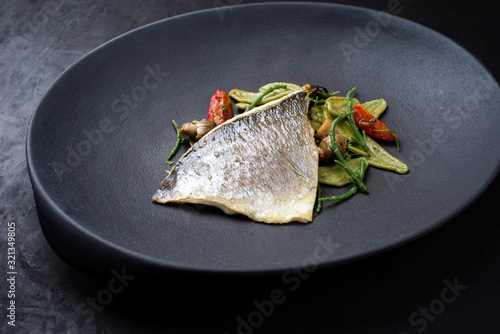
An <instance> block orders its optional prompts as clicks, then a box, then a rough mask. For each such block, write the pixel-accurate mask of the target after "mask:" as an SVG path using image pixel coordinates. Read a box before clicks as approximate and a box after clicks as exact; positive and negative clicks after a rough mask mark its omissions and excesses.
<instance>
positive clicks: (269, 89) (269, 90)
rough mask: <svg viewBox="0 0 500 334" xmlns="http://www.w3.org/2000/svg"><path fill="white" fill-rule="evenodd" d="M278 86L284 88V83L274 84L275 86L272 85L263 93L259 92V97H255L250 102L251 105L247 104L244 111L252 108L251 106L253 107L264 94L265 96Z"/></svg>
mask: <svg viewBox="0 0 500 334" xmlns="http://www.w3.org/2000/svg"><path fill="white" fill-rule="evenodd" d="M280 88H283V89H286V85H276V86H273V87H269V88H268V89H267V90H266V91H265V92H264V93H262V94H260V95H259V97H257V98H256V99H255V100H254V101H253V102H252V104H251V105H249V106H248V108H247V109H246V110H245V112H246V111H249V110H251V109H253V107H255V106H256V105H257V104H258V103H259V102H260V101H261V100H262V98H263V97H264V96H266V95H267V94H269V93H271V92H272V91H274V90H276V89H280Z"/></svg>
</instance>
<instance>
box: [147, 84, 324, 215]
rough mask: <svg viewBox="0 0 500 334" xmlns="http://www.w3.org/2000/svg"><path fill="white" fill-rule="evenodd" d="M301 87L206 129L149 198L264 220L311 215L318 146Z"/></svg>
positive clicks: (314, 195)
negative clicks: (203, 206) (190, 204)
mask: <svg viewBox="0 0 500 334" xmlns="http://www.w3.org/2000/svg"><path fill="white" fill-rule="evenodd" d="M307 108H308V101H307V96H306V94H305V93H304V92H294V93H291V94H290V95H287V96H285V97H283V98H281V99H279V100H277V101H274V102H270V103H268V104H265V105H263V106H260V107H257V108H254V109H252V110H250V111H248V112H245V113H243V114H240V115H238V116H235V117H234V118H232V119H230V120H228V121H226V122H224V123H222V124H221V125H219V126H217V127H216V128H214V129H212V130H211V131H210V132H209V133H207V134H206V135H205V136H204V137H202V138H201V139H200V140H199V141H198V142H196V143H195V144H194V145H193V146H192V147H191V148H190V149H189V150H188V151H187V152H186V153H185V154H184V155H183V156H182V157H181V158H180V159H179V160H178V162H177V164H176V165H175V166H174V168H173V169H172V171H171V172H170V174H169V175H168V176H167V177H166V178H165V179H164V180H163V182H162V183H161V185H160V187H159V189H158V190H157V192H156V193H155V194H154V196H153V201H154V202H158V203H169V202H174V203H198V204H205V205H211V206H215V207H218V208H220V209H222V210H223V211H224V212H225V213H227V214H235V213H239V214H243V215H246V216H248V217H250V218H251V219H253V220H254V221H258V222H264V223H288V222H291V221H298V222H303V223H306V222H309V221H311V220H312V214H313V207H314V203H315V200H316V189H317V184H318V149H317V147H316V144H315V142H314V138H313V135H312V134H311V132H310V128H309V121H308V119H307Z"/></svg>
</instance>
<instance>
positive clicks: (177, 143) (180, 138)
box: [165, 120, 184, 165]
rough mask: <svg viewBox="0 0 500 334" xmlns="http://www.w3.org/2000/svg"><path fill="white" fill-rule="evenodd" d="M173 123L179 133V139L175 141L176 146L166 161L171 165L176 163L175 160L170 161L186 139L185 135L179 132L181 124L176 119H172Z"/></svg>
mask: <svg viewBox="0 0 500 334" xmlns="http://www.w3.org/2000/svg"><path fill="white" fill-rule="evenodd" d="M172 125H173V126H174V129H175V132H176V133H177V141H176V142H175V146H174V148H173V150H172V152H170V154H169V155H168V158H167V161H165V163H166V164H169V165H171V164H173V163H174V162H173V161H170V159H172V157H173V156H174V155H175V153H176V152H177V150H178V149H179V146H180V145H181V143H182V142H183V141H184V137H183V136H182V135H181V133H180V132H179V126H178V125H177V123H176V122H175V120H172Z"/></svg>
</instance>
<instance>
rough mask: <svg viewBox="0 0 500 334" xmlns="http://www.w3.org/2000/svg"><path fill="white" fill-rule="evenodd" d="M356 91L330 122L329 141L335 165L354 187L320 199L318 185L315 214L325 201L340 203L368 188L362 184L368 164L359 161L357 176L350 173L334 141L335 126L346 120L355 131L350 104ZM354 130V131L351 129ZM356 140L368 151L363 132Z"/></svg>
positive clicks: (358, 134)
mask: <svg viewBox="0 0 500 334" xmlns="http://www.w3.org/2000/svg"><path fill="white" fill-rule="evenodd" d="M355 91H356V87H355V88H353V89H352V90H351V91H350V92H349V93H348V94H347V111H346V112H345V113H344V114H342V115H340V116H338V117H337V118H335V120H334V121H333V122H332V126H331V127H330V139H331V142H332V145H330V149H331V150H332V151H333V153H335V156H336V157H337V159H338V160H335V163H336V164H338V165H340V166H342V168H344V170H345V171H346V172H347V174H348V175H349V177H350V181H351V182H352V183H354V187H352V188H351V189H350V190H349V191H348V192H346V193H345V194H343V195H341V196H332V197H321V188H320V186H319V184H318V206H317V209H316V211H317V212H320V211H321V207H322V204H321V203H322V202H325V201H341V200H344V199H347V198H349V197H351V196H353V195H354V194H356V192H357V191H358V189H360V190H361V191H363V192H368V188H366V186H365V184H364V183H363V178H364V176H365V170H366V167H367V166H368V164H367V163H366V161H365V160H361V162H360V168H359V174H358V175H356V173H354V172H353V171H352V169H351V168H350V167H349V165H348V164H347V162H346V160H345V159H344V157H343V156H342V154H341V153H340V149H339V146H338V143H337V141H336V140H335V127H336V126H337V124H338V123H339V122H340V121H341V120H343V119H345V118H347V122H350V121H351V120H352V124H353V125H354V128H355V129H357V127H356V125H355V124H354V118H353V116H352V115H353V114H354V113H355V111H354V110H352V102H351V95H352V94H353V93H354V92H355ZM353 130H354V129H353ZM356 136H357V137H358V138H357V139H358V140H356V139H355V138H352V139H353V140H354V141H355V142H357V143H358V144H360V145H363V143H364V146H363V148H364V149H365V147H366V149H365V151H368V146H367V145H366V134H365V133H364V131H363V135H361V134H360V133H359V131H358V132H357V135H356Z"/></svg>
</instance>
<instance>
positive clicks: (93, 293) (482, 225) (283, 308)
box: [0, 0, 500, 334]
mask: <svg viewBox="0 0 500 334" xmlns="http://www.w3.org/2000/svg"><path fill="white" fill-rule="evenodd" d="M252 2H257V1H242V0H216V1H213V0H207V1H152V0H151V1H138V0H134V1H117V0H116V1H112V0H107V1H90V0H81V1H76V0H52V1H45V2H44V1H34V0H33V1H27V0H17V1H15V0H7V1H3V2H2V4H1V5H0V45H1V47H0V68H1V71H2V73H1V76H0V94H1V95H0V97H1V101H2V103H1V105H0V137H1V141H0V148H1V151H2V155H1V159H0V177H1V178H0V185H1V188H0V199H1V204H0V215H1V226H2V231H1V232H0V233H1V235H2V236H1V240H2V242H1V245H2V247H1V248H0V255H1V256H0V258H1V264H0V268H1V269H0V282H1V283H0V287H1V288H0V291H1V292H0V301H1V306H2V307H1V310H2V311H0V319H1V320H0V332H1V333H6V332H19V333H139V332H140V333H150V332H151V333H156V332H158V333H224V332H228V333H237V332H238V326H239V322H241V320H239V319H246V321H247V322H248V321H250V322H251V323H253V324H254V325H255V326H254V328H251V329H249V328H246V329H244V328H243V327H241V326H240V328H239V330H240V332H242V333H250V332H254V333H396V334H398V333H420V332H423V333H500V266H499V264H500V246H499V243H498V240H499V239H500V228H499V226H498V223H497V220H498V219H495V218H494V217H495V216H496V213H497V207H496V202H497V199H498V195H497V194H496V192H495V190H497V189H498V186H499V181H498V177H497V179H496V180H495V181H494V182H493V183H492V185H491V186H490V187H489V188H488V189H487V190H486V191H485V193H484V194H483V195H482V196H481V197H480V198H479V199H478V200H477V201H475V202H474V203H472V204H471V206H469V207H468V208H467V209H466V210H464V211H463V212H462V213H461V214H460V215H459V216H458V217H456V218H455V219H453V220H452V221H450V222H449V223H448V224H446V225H444V226H443V227H441V228H440V229H438V230H436V231H434V232H432V233H431V234H429V235H427V236H425V237H423V238H421V239H419V240H416V241H414V242H411V243H410V244H407V245H405V246H403V247H400V248H397V249H394V250H392V251H389V252H386V253H384V254H380V255H377V256H374V257H371V258H368V259H365V260H362V261H357V262H354V263H350V264H346V265H342V266H337V267H334V268H330V269H324V270H318V271H315V272H313V273H311V274H307V273H295V274H293V275H290V276H288V277H289V278H290V277H293V278H294V280H293V281H289V280H285V281H284V280H283V279H282V277H281V276H279V275H278V276H259V277H221V276H201V275H183V274H172V276H167V277H158V278H157V279H156V280H147V281H146V280H144V279H141V277H135V278H134V279H131V280H129V281H128V282H127V286H126V287H125V288H124V289H123V290H122V291H121V292H120V293H116V294H114V295H112V300H111V301H110V303H109V304H108V305H106V306H105V307H103V308H102V309H99V310H98V311H91V310H92V309H91V308H90V307H89V306H87V305H86V303H87V299H88V298H90V299H92V298H96V297H97V296H103V293H105V292H103V289H109V288H108V286H109V282H111V279H112V277H113V274H112V273H110V274H109V278H105V279H96V278H91V277H88V276H86V275H84V274H81V273H79V272H77V271H76V270H74V269H72V268H71V267H69V266H68V265H67V264H65V263H64V262H63V261H62V260H60V259H59V258H58V257H57V255H56V254H55V253H54V252H53V251H52V250H51V248H50V246H49V245H48V244H47V242H46V241H45V238H44V236H43V234H42V232H41V229H40V226H39V223H38V219H37V215H36V210H35V206H34V200H33V194H32V190H31V185H30V182H29V177H28V172H27V168H26V162H25V136H26V131H27V128H28V123H29V120H30V117H31V115H32V113H33V111H34V109H35V107H36V105H37V104H38V102H39V101H40V99H41V97H42V96H43V94H44V92H45V91H46V90H47V88H48V87H49V86H50V84H51V83H52V82H53V81H54V80H55V79H56V77H57V76H58V75H59V74H60V73H61V72H62V71H63V70H64V69H65V68H67V67H68V66H70V65H71V64H72V63H73V62H74V61H76V60H77V59H79V58H80V57H81V56H83V55H84V54H85V53H87V52H89V51H90V50H92V49H93V48H95V47H97V46H99V45H100V44H102V43H104V42H106V41H108V40H110V39H111V38H113V37H116V36H118V35H120V34H122V33H124V32H127V31H130V30H131V29H134V28H137V27H140V26H142V25H144V24H147V23H150V22H154V21H156V20H159V19H163V18H166V17H171V16H175V15H179V14H183V13H187V12H191V11H195V10H200V9H208V8H214V7H220V8H221V10H222V9H223V8H224V6H226V5H229V4H239V3H244V4H247V3H252ZM331 2H335V3H344V4H352V5H358V6H363V7H368V8H373V9H377V10H384V9H387V7H388V6H389V5H390V3H391V2H392V0H384V1H379V0H371V1H369V0H365V1H361V0H359V1H331ZM494 3H495V2H494V1H481V0H477V1H474V2H470V1H469V2H464V1H462V2H461V1H441V2H439V3H438V4H436V3H435V1H427V0H426V1H423V0H420V1H419V0H400V5H401V6H402V7H401V8H402V11H401V12H400V13H399V14H398V16H400V17H404V18H408V19H410V20H413V21H415V22H418V23H420V24H423V25H425V26H427V27H430V28H432V29H435V30H437V31H438V32H440V33H442V34H444V35H446V36H448V37H450V38H451V39H453V40H454V41H456V42H458V43H459V44H460V45H462V46H463V47H464V48H466V49H467V50H469V51H470V52H471V53H472V54H474V55H475V56H476V57H477V58H478V59H479V60H480V61H481V62H482V63H483V64H485V66H486V67H487V68H488V69H489V70H490V71H491V73H492V74H493V76H494V77H495V80H496V81H497V82H498V80H499V78H500V65H499V61H498V60H499V59H500V50H499V47H498V45H495V44H498V36H499V32H500V29H499V25H498V23H497V15H498V14H497V13H498V10H499V9H500V8H499V6H498V5H497V4H494ZM224 13H225V15H230V11H229V10H226V11H225V12H224ZM249 19H251V18H249ZM485 107H486V108H491V111H492V112H499V110H498V109H499V107H498V106H485ZM485 145H491V147H492V148H491V149H492V150H498V145H495V143H485ZM461 154H466V152H458V154H457V159H460V155H461ZM457 182H459V180H457ZM11 221H14V222H16V225H17V236H16V240H17V243H16V251H17V269H18V275H17V282H16V283H17V286H16V327H15V328H11V327H10V326H8V325H7V323H6V320H8V319H7V317H6V314H7V311H6V310H5V307H6V302H7V301H8V299H7V285H6V278H7V274H6V272H7V269H6V264H7V246H6V232H7V223H8V222H11ZM454 282H457V283H458V284H459V285H461V286H465V287H466V288H465V290H462V291H459V292H458V293H459V295H458V296H456V298H455V300H454V301H453V302H450V303H444V304H443V303H441V302H440V300H442V298H443V297H442V296H444V297H445V298H451V296H453V294H452V293H451V292H450V291H446V290H445V289H446V288H447V284H453V283H454ZM117 286H118V285H117ZM292 288H294V291H292ZM275 290H279V291H283V292H284V295H283V297H282V298H281V299H280V301H283V303H280V304H279V305H278V304H275V306H274V307H273V309H272V310H270V309H268V310H267V312H268V313H269V314H266V315H265V316H262V318H259V316H258V315H257V311H256V310H257V309H258V307H257V306H256V304H262V305H263V304H266V302H263V301H266V300H269V298H270V295H271V294H272V292H273V291H275ZM443 291H444V293H445V294H444V295H442V293H443ZM440 305H444V308H443V309H439V306H440ZM429 307H431V309H432V308H433V309H434V311H435V313H438V314H437V315H435V316H434V315H432V314H430V312H431V311H428V312H429V313H428V315H427V319H426V318H425V315H418V316H417V317H415V318H414V320H415V321H417V322H416V323H411V322H409V317H410V316H411V315H412V314H413V313H414V312H417V314H418V313H422V314H424V312H425V309H426V308H429ZM261 313H262V312H261ZM264 313H266V312H264ZM249 317H250V320H249ZM424 319H426V320H424ZM424 324H425V326H424Z"/></svg>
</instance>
